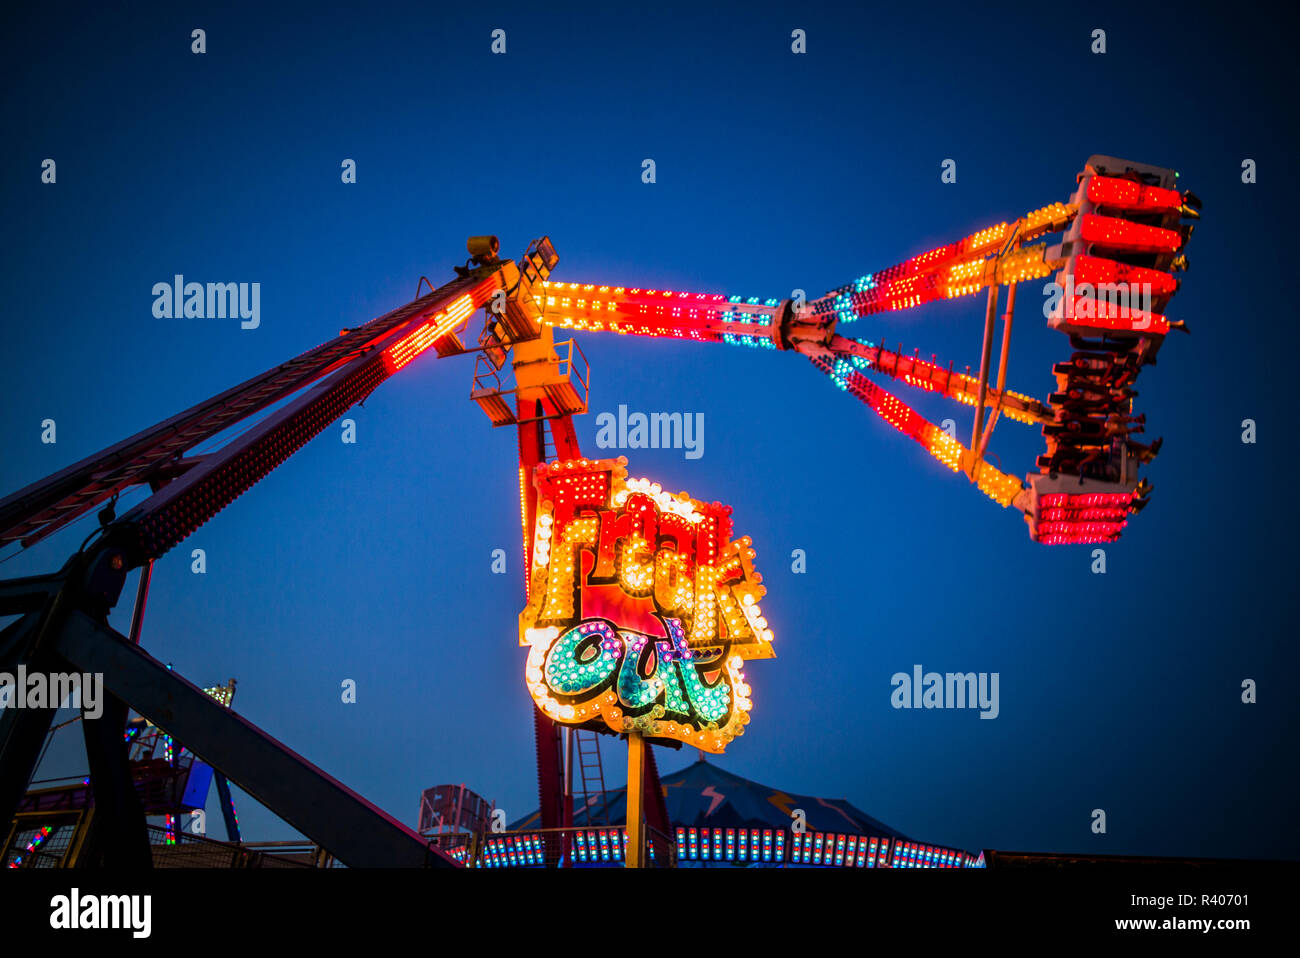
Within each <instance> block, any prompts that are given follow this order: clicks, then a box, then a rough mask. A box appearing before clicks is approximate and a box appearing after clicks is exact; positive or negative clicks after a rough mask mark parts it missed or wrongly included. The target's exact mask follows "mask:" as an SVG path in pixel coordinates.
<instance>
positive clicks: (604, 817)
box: [572, 728, 609, 825]
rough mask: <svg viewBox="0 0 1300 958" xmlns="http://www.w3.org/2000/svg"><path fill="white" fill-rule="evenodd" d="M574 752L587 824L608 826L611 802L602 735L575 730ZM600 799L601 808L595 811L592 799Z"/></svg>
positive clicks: (574, 764) (574, 765)
mask: <svg viewBox="0 0 1300 958" xmlns="http://www.w3.org/2000/svg"><path fill="white" fill-rule="evenodd" d="M573 750H574V752H575V753H576V757H577V761H576V762H574V763H573V766H572V767H574V768H576V769H577V770H578V774H579V775H580V776H581V779H582V792H581V795H582V801H583V806H582V807H583V808H585V809H586V810H587V811H586V816H587V817H586V824H588V825H608V824H609V811H608V808H609V802H608V801H606V798H605V769H604V766H603V765H602V764H601V761H600V735H599V734H598V733H596V732H592V731H588V730H585V729H580V728H575V729H574V730H573ZM593 798H598V801H599V804H600V808H599V809H598V810H593V808H592V799H593Z"/></svg>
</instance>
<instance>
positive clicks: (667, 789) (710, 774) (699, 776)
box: [510, 758, 910, 840]
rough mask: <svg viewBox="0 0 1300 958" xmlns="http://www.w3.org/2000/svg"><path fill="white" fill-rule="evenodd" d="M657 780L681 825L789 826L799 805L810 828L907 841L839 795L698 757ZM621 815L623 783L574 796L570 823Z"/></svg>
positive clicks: (525, 821)
mask: <svg viewBox="0 0 1300 958" xmlns="http://www.w3.org/2000/svg"><path fill="white" fill-rule="evenodd" d="M660 783H661V784H662V785H663V787H664V797H665V802H666V804H667V806H668V818H669V820H670V821H671V822H672V823H673V825H674V826H677V827H681V828H774V829H788V828H789V827H790V823H791V821H793V817H794V810H795V809H798V808H801V809H803V811H804V813H805V815H806V816H807V823H808V829H809V831H818V832H838V833H841V834H849V835H855V834H856V835H874V836H877V837H880V838H900V839H904V840H910V839H908V837H907V836H906V835H904V834H903V833H902V832H900V831H898V830H897V829H893V828H890V827H889V826H888V825H886V824H884V823H883V822H879V821H877V820H876V819H874V818H872V817H871V816H870V815H868V814H866V813H865V812H863V811H861V810H860V809H858V808H856V807H854V806H853V805H852V804H850V803H849V802H847V801H845V800H844V799H842V798H816V797H814V796H811V795H800V794H798V793H796V792H791V791H787V790H785V789H780V788H772V787H770V786H768V785H762V784H759V783H758V782H753V781H750V780H749V779H747V778H742V777H741V776H739V775H733V774H731V773H730V772H726V771H723V770H722V769H721V768H719V767H718V766H716V765H714V764H712V763H710V762H707V761H705V760H704V759H703V758H700V760H699V761H696V762H694V763H692V764H690V765H688V766H686V767H685V768H683V769H681V770H679V771H676V772H672V773H671V774H668V775H663V776H661V778H660ZM626 817H627V788H626V787H624V788H618V789H609V790H608V791H606V792H604V793H603V794H598V795H593V796H592V797H591V803H590V805H588V806H587V807H583V798H582V796H578V797H577V798H576V799H575V807H574V813H573V824H574V825H577V826H582V825H622V824H624V823H625V822H626ZM540 824H541V820H540V813H538V812H533V813H532V814H531V815H528V816H526V817H524V818H522V819H519V820H518V821H516V822H514V823H512V824H511V825H510V828H511V830H524V829H529V828H537V827H538V826H539V825H540Z"/></svg>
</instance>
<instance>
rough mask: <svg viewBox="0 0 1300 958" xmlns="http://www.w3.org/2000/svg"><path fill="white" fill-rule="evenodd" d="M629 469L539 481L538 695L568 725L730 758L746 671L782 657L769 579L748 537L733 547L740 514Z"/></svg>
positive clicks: (540, 474)
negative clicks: (748, 664) (767, 599)
mask: <svg viewBox="0 0 1300 958" xmlns="http://www.w3.org/2000/svg"><path fill="white" fill-rule="evenodd" d="M626 462H627V460H626V459H624V458H622V457H620V458H618V459H602V460H590V459H575V460H571V461H569V462H558V463H548V464H542V465H539V466H538V467H537V470H536V472H535V474H534V476H533V481H534V484H535V485H536V487H537V517H536V520H535V523H534V527H533V555H532V576H531V580H530V582H529V591H528V594H529V602H528V606H527V608H525V609H524V611H523V612H522V613H521V614H520V616H519V639H520V644H521V645H524V646H528V647H529V653H528V664H527V666H526V668H525V679H526V681H527V683H528V689H529V691H530V692H531V693H532V696H533V700H534V701H535V702H536V703H537V706H538V708H540V709H541V710H542V711H543V712H544V713H545V714H547V715H549V716H550V717H551V718H553V719H555V720H556V721H557V722H561V723H563V724H565V725H584V726H589V727H592V728H596V729H599V730H600V731H607V732H613V733H622V732H630V731H637V732H640V733H641V734H642V735H644V736H646V737H647V738H671V739H677V740H678V741H681V742H686V743H687V744H689V745H693V746H695V747H696V748H700V749H703V750H705V751H708V752H721V751H722V750H723V749H724V748H726V745H727V743H728V742H730V741H731V740H732V739H733V738H735V737H736V736H737V735H740V734H742V733H743V732H744V726H745V723H746V722H748V721H749V709H750V707H751V702H750V688H749V686H748V685H747V684H746V683H745V676H744V674H743V673H742V672H741V665H742V664H743V662H744V660H746V659H753V658H770V657H771V656H772V655H773V654H774V653H773V652H772V644H771V643H772V630H771V629H769V628H768V627H767V620H766V619H765V618H763V615H762V611H761V610H760V609H759V606H758V600H759V599H761V598H762V597H763V596H764V594H765V593H766V591H767V590H766V589H764V588H763V586H762V585H761V584H760V583H761V582H762V578H763V577H762V576H761V575H759V574H758V573H757V572H755V571H754V565H753V560H754V550H753V549H752V548H751V547H750V540H749V538H748V537H741V538H740V539H737V540H734V541H733V540H732V539H731V531H732V530H731V509H730V507H728V506H724V505H722V504H721V503H717V502H714V503H703V502H698V501H696V500H694V499H692V498H691V497H690V496H688V495H687V494H686V493H684V492H683V493H680V494H678V495H673V494H672V493H668V492H664V491H663V489H661V488H660V487H659V485H658V484H657V483H651V482H650V481H649V480H646V479H627V469H626V468H625V464H626Z"/></svg>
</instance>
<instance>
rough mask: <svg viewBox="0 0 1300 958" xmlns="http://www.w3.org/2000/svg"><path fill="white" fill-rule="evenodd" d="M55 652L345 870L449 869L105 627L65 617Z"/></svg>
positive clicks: (398, 827)
mask: <svg viewBox="0 0 1300 958" xmlns="http://www.w3.org/2000/svg"><path fill="white" fill-rule="evenodd" d="M56 648H57V651H58V653H59V655H61V656H62V657H63V658H65V659H67V660H68V662H69V663H71V664H72V665H73V667H75V668H76V669H77V670H78V671H81V672H94V673H100V674H102V675H103V676H104V686H105V688H106V690H107V691H109V692H111V693H112V694H113V695H115V696H117V697H118V698H120V699H122V700H123V701H124V702H126V703H127V704H128V705H129V706H131V708H133V709H135V710H136V711H137V712H139V713H140V714H141V715H143V716H144V717H145V718H147V719H148V720H149V721H151V722H153V723H154V724H155V725H157V726H158V727H159V728H161V729H163V730H164V731H166V732H167V733H168V734H170V735H171V736H172V737H174V738H175V739H176V740H177V741H180V742H184V743H185V747H186V748H188V749H189V750H190V751H192V752H194V754H196V755H198V756H199V757H200V758H202V759H203V760H204V761H205V762H207V763H208V764H209V765H211V766H212V767H213V768H214V769H217V770H219V771H221V772H223V773H224V774H225V775H226V776H227V777H228V778H229V779H230V780H231V781H233V782H235V783H236V784H238V785H239V787H240V788H242V789H243V790H244V791H246V792H248V793H249V794H250V795H252V796H253V798H255V799H256V800H257V801H259V802H261V803H262V804H263V805H265V806H266V807H267V808H269V809H270V810H271V811H273V812H275V814H277V815H279V816H280V817H281V818H283V819H284V820H285V821H286V822H288V823H289V824H290V825H292V826H293V827H294V828H296V829H298V830H299V831H300V832H302V833H303V834H304V835H306V836H307V837H308V838H310V839H311V840H312V841H314V842H316V843H317V844H318V845H320V846H321V847H322V848H325V849H328V850H329V851H330V852H331V853H332V854H333V855H334V856H335V857H336V858H338V859H339V860H340V861H342V862H343V863H344V864H346V865H348V866H349V867H353V868H365V867H413V868H418V867H426V866H439V867H448V868H455V867H458V866H457V864H456V863H455V862H454V861H452V860H451V859H450V858H449V857H447V856H446V855H444V854H442V853H441V852H439V851H437V850H436V849H431V848H429V847H428V845H427V843H426V842H425V840H424V839H422V838H421V837H420V836H419V835H418V834H416V833H415V832H414V831H412V830H411V829H409V828H407V827H406V826H405V825H403V824H401V823H400V822H398V821H397V820H396V819H394V818H392V817H391V816H389V815H388V814H386V813H385V812H383V811H381V810H380V809H378V808H376V807H375V806H374V805H372V804H370V803H369V802H368V801H366V800H365V799H364V798H362V797H361V796H360V795H358V794H357V793H356V792H354V791H352V790H351V789H350V788H348V787H347V786H346V785H344V784H343V783H342V782H340V781H338V780H337V779H335V778H333V777H331V776H330V775H328V774H326V773H325V772H324V771H322V770H321V769H320V768H317V767H316V766H315V765H313V764H312V763H311V762H309V761H307V760H306V759H305V758H303V757H302V756H301V755H298V754H297V753H296V752H294V751H292V750H291V749H289V748H288V747H286V746H285V745H283V744H281V743H280V742H278V741H276V740H275V739H273V738H272V737H271V736H269V735H267V734H266V733H265V732H263V731H262V730H261V729H259V728H258V727H257V726H255V725H253V724H252V723H251V722H249V721H247V720H246V719H244V718H242V717H241V716H239V715H237V714H235V713H234V712H232V711H231V710H230V709H228V708H226V707H225V706H224V705H222V704H221V703H220V702H218V701H217V700H216V699H214V698H212V697H211V696H210V695H208V694H207V693H206V692H204V691H203V690H202V689H200V688H199V687H198V686H196V685H194V684H192V683H190V682H188V681H186V680H185V679H183V678H181V677H180V676H179V675H177V674H176V673H175V672H173V671H171V670H169V669H168V668H167V667H166V666H165V665H163V664H162V663H160V662H159V661H157V660H156V659H154V658H153V657H152V656H150V655H149V654H148V653H147V652H145V651H144V650H142V649H140V648H139V647H137V646H134V645H132V644H131V643H130V642H129V641H128V640H127V639H126V637H125V636H122V635H120V634H119V633H117V632H115V631H114V630H113V629H111V628H109V627H108V626H106V625H102V624H100V623H98V622H96V621H95V620H94V619H91V618H90V617H89V616H87V615H85V614H83V613H81V612H72V613H70V614H69V615H68V618H67V620H66V622H65V624H64V626H63V628H62V629H61V630H60V633H59V635H58V638H57V640H56Z"/></svg>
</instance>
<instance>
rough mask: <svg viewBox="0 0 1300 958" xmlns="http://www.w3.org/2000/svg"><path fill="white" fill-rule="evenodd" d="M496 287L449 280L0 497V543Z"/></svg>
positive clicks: (50, 525)
mask: <svg viewBox="0 0 1300 958" xmlns="http://www.w3.org/2000/svg"><path fill="white" fill-rule="evenodd" d="M499 285H500V279H499V277H498V275H497V274H495V273H492V274H489V275H487V276H484V277H471V278H468V279H461V280H456V281H455V282H452V283H449V284H447V285H445V286H443V287H442V288H440V289H438V290H434V291H433V292H431V293H429V294H428V295H426V296H423V297H421V298H419V299H416V300H414V301H413V302H410V303H407V304H406V305H405V306H402V307H399V308H398V309H395V310H393V311H391V312H389V313H386V314H384V315H383V316H380V317H379V318H377V319H374V320H372V321H371V322H369V323H367V324H365V325H364V326H359V327H357V328H356V329H352V330H344V331H343V332H342V333H341V334H340V335H339V336H337V337H336V338H334V339H332V340H330V341H329V342H327V343H324V344H322V345H320V346H317V347H316V348H315V349H310V350H308V351H307V352H305V353H303V354H301V355H300V356H298V357H296V358H294V359H291V360H289V361H288V362H286V363H282V364H280V365H279V366H276V367H275V368H273V369H270V370H267V371H266V372H264V373H262V374H261V375H260V376H255V377H253V378H252V379H249V380H247V381H246V382H243V383H241V384H240V385H238V386H235V387H233V388H232V389H228V390H226V391H225V392H223V393H221V394H220V395H217V396H214V397H212V398H211V399H208V400H205V401H204V402H201V403H199V404H198V405H195V406H192V407H191V408H189V409H187V410H185V411H184V412H182V413H179V414H177V415H175V416H172V417H171V418H169V419H166V420H163V421H162V422H160V423H158V424H157V425H155V426H151V427H150V428H148V429H145V430H143V431H142V432H139V433H137V434H136V435H134V436H132V437H130V438H129V439H125V440H123V441H122V442H119V443H117V444H116V445H113V446H110V447H108V448H107V449H105V450H103V451H102V452H99V453H96V454H95V455H93V456H89V457H87V458H86V459H83V460H82V461H81V462H78V463H75V464H73V465H71V466H68V467H67V468H66V469H63V470H61V471H59V472H57V473H55V474H54V475H52V476H49V477H47V478H46V479H43V480H41V481H39V482H35V483H33V484H31V485H29V486H27V487H26V488H24V489H20V490H18V491H17V492H15V493H13V494H12V495H9V496H6V497H5V498H4V499H0V546H3V545H5V544H7V543H10V542H16V541H21V542H22V543H23V545H24V546H28V545H31V544H33V543H35V542H38V541H40V540H41V539H43V538H45V537H46V536H48V535H50V534H52V533H54V532H56V531H58V530H59V529H61V528H62V527H63V526H65V525H67V524H68V523H69V522H72V521H73V520H74V519H77V518H79V517H80V516H82V515H84V514H85V513H86V512H88V511H90V510H91V509H93V508H94V507H95V506H97V505H99V504H100V503H102V502H104V501H105V500H107V499H109V498H111V497H112V496H114V495H116V494H118V493H120V492H121V491H123V490H124V489H127V488H130V487H132V486H134V485H137V484H140V483H144V482H147V481H150V480H154V479H158V478H160V477H164V474H165V473H167V472H168V471H169V470H170V471H175V469H176V462H177V460H178V459H180V457H181V456H182V454H183V453H184V452H185V451H186V450H189V449H193V448H194V447H195V446H197V445H199V444H200V443H203V442H205V441H207V440H209V439H211V438H213V437H214V436H216V435H218V434H219V433H221V432H223V431H224V430H226V429H228V428H229V427H230V426H232V425H234V424H235V423H238V422H240V421H241V420H243V419H246V418H247V417H249V416H251V415H254V414H255V413H257V412H259V411H261V410H263V409H265V408H267V407H268V406H270V405H272V404H274V403H276V402H278V401H280V400H282V399H284V398H285V397H287V396H290V395H292V394H293V393H295V392H297V391H298V390H300V389H302V388H303V387H305V386H308V385H310V384H311V383H313V382H315V381H317V380H319V379H321V378H322V377H324V376H327V375H329V374H330V373H333V372H335V371H336V370H338V369H340V368H341V367H343V366H345V365H348V364H351V363H355V362H356V360H357V359H358V358H362V357H364V356H366V355H368V354H369V353H371V352H372V351H373V350H375V349H376V348H377V347H378V346H379V345H380V344H382V343H383V342H386V341H388V340H390V339H392V338H394V337H395V336H399V335H400V334H401V333H402V332H403V331H405V330H406V329H408V328H410V327H411V326H413V325H414V324H416V323H417V322H420V321H422V320H425V319H427V318H429V317H430V316H432V315H433V314H435V313H437V312H438V310H439V309H441V308H442V307H443V306H444V305H445V304H446V303H447V302H448V300H449V299H450V298H454V297H455V296H456V295H458V294H464V293H466V292H469V293H471V295H472V297H473V299H474V302H475V304H476V308H477V306H478V305H482V303H483V302H485V301H486V300H487V298H488V297H489V296H490V295H491V293H492V292H493V291H495V290H496V288H497V287H498V286H499ZM372 388H373V387H372ZM187 465H188V463H187Z"/></svg>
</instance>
